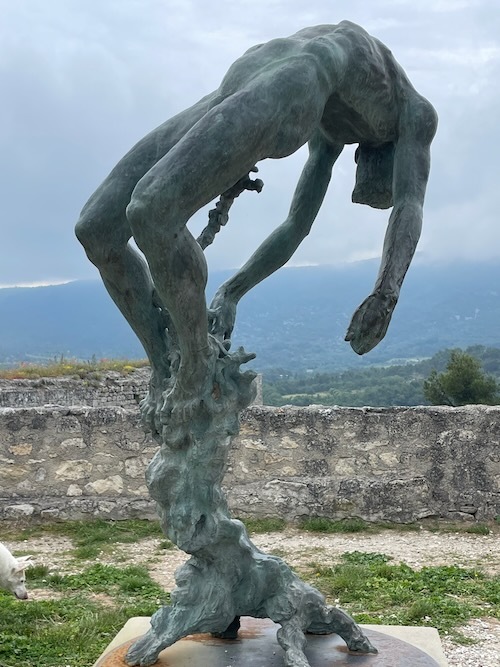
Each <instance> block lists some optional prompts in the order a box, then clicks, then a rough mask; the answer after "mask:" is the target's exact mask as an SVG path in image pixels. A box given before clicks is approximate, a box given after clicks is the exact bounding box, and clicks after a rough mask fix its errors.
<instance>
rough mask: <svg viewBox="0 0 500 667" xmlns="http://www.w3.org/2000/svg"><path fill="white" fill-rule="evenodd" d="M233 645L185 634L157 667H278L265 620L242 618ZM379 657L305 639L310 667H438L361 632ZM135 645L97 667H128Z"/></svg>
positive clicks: (279, 653) (326, 639)
mask: <svg viewBox="0 0 500 667" xmlns="http://www.w3.org/2000/svg"><path fill="white" fill-rule="evenodd" d="M241 620H242V627H241V630H240V632H239V635H238V639H236V640H223V639H214V638H213V637H212V636H211V635H208V634H203V635H190V636H189V637H185V638H184V639H182V640H180V641H178V642H176V643H175V644H174V645H173V646H170V647H169V648H167V649H165V650H164V651H162V652H161V654H160V657H159V659H158V661H157V662H156V663H155V665H157V666H158V667H283V664H284V661H283V655H284V654H283V649H282V648H281V646H280V645H279V644H278V642H277V640H276V631H277V629H278V628H279V626H278V625H276V624H275V623H273V622H272V621H270V620H268V619H264V620H261V619H254V618H248V617H245V618H242V619H241ZM364 631H365V632H366V634H367V636H368V637H369V638H370V641H371V642H372V644H373V645H374V646H375V647H376V648H377V649H378V654H376V655H373V654H368V655H360V654H353V653H349V651H348V650H347V647H346V645H345V642H344V641H343V640H342V639H341V638H340V637H339V636H338V635H320V636H318V635H307V647H306V649H305V654H306V656H307V659H308V660H309V663H310V665H311V667H439V665H438V663H437V662H436V661H435V660H434V659H433V658H431V657H430V656H429V655H428V654H427V653H424V652H423V651H421V650H420V649H418V648H416V647H415V646H412V645H411V644H408V643H407V642H404V641H401V640H400V639H396V638H394V637H390V636H389V635H386V634H383V633H381V632H376V631H375V630H371V629H365V630H364ZM133 641H134V640H132V641H128V642H126V643H125V644H122V645H121V646H118V647H117V648H115V649H114V650H112V651H111V652H110V653H108V654H107V655H105V656H104V657H103V658H102V659H101V660H100V661H99V662H98V663H97V665H96V667H127V665H126V662H125V655H126V653H127V650H128V648H129V646H130V645H131V644H132V643H133Z"/></svg>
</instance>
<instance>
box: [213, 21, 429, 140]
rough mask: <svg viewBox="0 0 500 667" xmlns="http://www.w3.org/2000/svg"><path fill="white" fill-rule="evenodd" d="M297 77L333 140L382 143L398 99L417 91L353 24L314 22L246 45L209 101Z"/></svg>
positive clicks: (390, 134) (394, 123)
mask: <svg viewBox="0 0 500 667" xmlns="http://www.w3.org/2000/svg"><path fill="white" fill-rule="evenodd" d="M282 79H285V80H288V82H292V81H297V82H298V81H300V82H301V84H302V85H304V83H306V85H307V86H308V87H309V89H310V97H309V96H308V97H307V98H305V99H303V100H297V101H298V102H299V103H301V104H302V105H303V106H308V105H310V104H311V100H312V98H319V99H320V100H321V104H322V113H321V120H320V122H319V127H320V129H321V130H322V132H323V133H324V135H325V136H326V138H327V139H328V140H330V141H331V142H332V143H335V144H351V143H364V142H367V143H372V144H377V143H384V142H387V141H393V140H394V139H396V138H397V134H398V122H399V113H400V109H401V105H402V99H403V97H406V96H411V97H413V96H418V93H416V91H415V90H414V88H413V86H412V85H411V83H410V82H409V80H408V79H407V77H406V75H405V73H404V72H403V70H402V68H401V67H400V66H399V65H398V63H397V62H396V61H395V59H394V57H393V56H392V53H391V52H390V51H389V49H387V47H385V46H384V45H383V44H381V43H380V42H379V41H378V40H376V39H374V38H373V37H371V36H370V35H368V33H366V32H365V31H364V30H363V29H362V28H360V27H359V26H357V25H355V24H353V23H350V22H348V21H343V22H342V23H340V24H339V25H325V26H316V27H313V28H306V29H305V30H301V31H299V32H298V33H296V34H295V35H292V36H291V37H287V38H283V39H274V40H272V41H270V42H267V43H265V44H260V45H258V46H255V47H252V48H251V49H249V50H248V51H247V52H246V53H245V54H244V55H243V56H242V57H241V58H239V59H238V60H237V61H236V62H235V63H234V64H233V65H232V67H231V68H230V69H229V71H228V73H227V74H226V76H225V77H224V79H223V81H222V84H221V86H220V87H219V89H218V91H216V97H215V100H214V101H215V103H216V104H217V103H219V102H220V101H221V100H222V99H225V98H227V97H228V96H230V95H234V94H236V93H238V92H241V91H244V90H246V89H251V88H253V87H254V86H255V85H256V84H258V85H259V87H260V89H261V90H262V89H263V88H264V86H263V82H264V81H268V82H271V83H270V86H275V85H277V82H278V81H280V80H282Z"/></svg>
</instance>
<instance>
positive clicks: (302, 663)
mask: <svg viewBox="0 0 500 667" xmlns="http://www.w3.org/2000/svg"><path fill="white" fill-rule="evenodd" d="M276 636H277V639H278V643H279V645H280V646H281V647H282V648H283V649H284V651H285V667H310V665H309V662H308V661H307V658H306V656H305V654H304V648H305V645H306V644H307V640H306V638H305V635H304V632H303V630H302V628H301V624H300V620H299V618H298V616H293V617H292V618H291V619H290V620H288V621H282V622H281V628H280V629H279V630H278V632H277V635H276Z"/></svg>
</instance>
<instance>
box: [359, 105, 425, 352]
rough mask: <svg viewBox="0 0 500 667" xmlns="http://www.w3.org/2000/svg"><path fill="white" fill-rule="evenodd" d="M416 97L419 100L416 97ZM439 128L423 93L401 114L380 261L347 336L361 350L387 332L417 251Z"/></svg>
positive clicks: (377, 341)
mask: <svg viewBox="0 0 500 667" xmlns="http://www.w3.org/2000/svg"><path fill="white" fill-rule="evenodd" d="M414 102H415V100H414ZM436 129H437V115H436V112H435V111H434V109H433V107H432V106H431V105H430V104H429V103H428V102H427V101H426V100H423V99H421V98H419V99H418V104H417V108H415V106H414V105H413V106H411V107H409V108H408V109H407V110H406V112H405V113H403V114H402V117H401V121H400V134H399V138H398V142H397V145H396V149H395V152H394V172H393V202H394V208H393V210H392V213H391V215H390V218H389V224H388V227H387V232H386V235H385V240H384V248H383V251H382V261H381V265H380V270H379V273H378V276H377V280H376V282H375V287H374V290H373V292H372V294H370V296H369V297H368V298H367V299H365V300H364V301H363V303H362V304H361V305H360V306H359V308H358V309H357V310H356V312H355V313H354V315H353V318H352V320H351V323H350V325H349V328H348V330H347V335H346V340H348V341H350V343H351V346H352V348H353V350H354V351H355V352H357V353H358V354H365V353H366V352H369V351H370V350H371V349H373V348H374V347H375V346H376V345H377V344H378V343H379V342H380V341H381V340H382V338H383V337H384V336H385V334H386V332H387V328H388V326H389V322H390V320H391V316H392V313H393V311H394V308H395V306H396V304H397V301H398V298H399V291H400V288H401V285H402V283H403V280H404V277H405V275H406V272H407V270H408V267H409V266H410V262H411V260H412V258H413V255H414V253H415V249H416V247H417V243H418V239H419V238H420V231H421V228H422V209H423V204H424V196H425V189H426V186H427V180H428V177H429V168H430V144H431V141H432V139H433V137H434V134H435V132H436Z"/></svg>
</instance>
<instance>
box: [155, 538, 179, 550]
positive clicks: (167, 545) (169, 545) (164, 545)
mask: <svg viewBox="0 0 500 667" xmlns="http://www.w3.org/2000/svg"><path fill="white" fill-rule="evenodd" d="M175 546H176V545H175V544H174V543H173V542H171V541H170V540H162V541H161V542H160V544H159V545H158V549H161V550H163V551H171V550H172V549H175Z"/></svg>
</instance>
